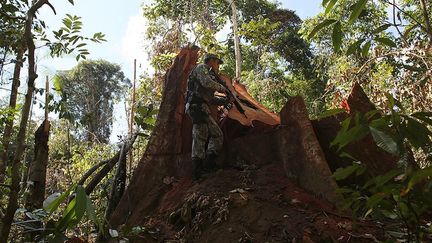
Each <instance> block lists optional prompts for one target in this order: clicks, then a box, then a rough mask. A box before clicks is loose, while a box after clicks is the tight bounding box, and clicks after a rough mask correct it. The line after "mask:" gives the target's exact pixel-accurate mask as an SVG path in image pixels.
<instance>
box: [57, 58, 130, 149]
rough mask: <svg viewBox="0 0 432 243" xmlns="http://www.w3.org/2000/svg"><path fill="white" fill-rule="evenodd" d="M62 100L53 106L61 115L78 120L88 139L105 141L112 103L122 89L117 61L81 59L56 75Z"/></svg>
mask: <svg viewBox="0 0 432 243" xmlns="http://www.w3.org/2000/svg"><path fill="white" fill-rule="evenodd" d="M54 87H55V88H56V90H57V91H58V92H61V100H60V101H59V102H57V104H56V105H55V107H54V109H55V111H56V112H59V115H60V118H67V119H69V120H71V121H72V122H77V124H78V125H81V126H83V127H84V128H85V129H86V131H82V133H81V134H82V135H83V136H85V137H86V139H87V140H88V141H95V140H96V141H99V142H102V143H106V142H107V141H108V138H109V136H110V134H111V126H112V122H113V116H112V113H113V105H114V102H115V100H116V99H118V98H119V97H120V94H121V93H122V91H123V90H124V89H125V87H126V86H125V79H124V74H123V72H122V71H121V70H120V66H119V65H117V64H113V63H109V62H107V61H104V60H97V61H82V62H80V63H79V64H78V65H77V66H76V67H75V68H73V69H72V70H70V71H66V72H60V73H58V74H57V76H56V77H55V81H54Z"/></svg>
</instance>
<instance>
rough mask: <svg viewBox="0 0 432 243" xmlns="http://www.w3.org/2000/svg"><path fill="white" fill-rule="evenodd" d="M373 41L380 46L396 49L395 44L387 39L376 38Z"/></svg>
mask: <svg viewBox="0 0 432 243" xmlns="http://www.w3.org/2000/svg"><path fill="white" fill-rule="evenodd" d="M375 41H377V42H379V43H381V44H384V45H386V46H389V47H393V48H395V47H396V43H395V42H394V41H392V40H391V39H389V38H387V37H377V38H375Z"/></svg>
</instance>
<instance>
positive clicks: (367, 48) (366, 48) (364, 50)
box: [362, 41, 372, 57]
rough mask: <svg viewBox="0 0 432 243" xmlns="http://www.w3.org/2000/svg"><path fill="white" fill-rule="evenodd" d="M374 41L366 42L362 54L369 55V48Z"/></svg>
mask: <svg viewBox="0 0 432 243" xmlns="http://www.w3.org/2000/svg"><path fill="white" fill-rule="evenodd" d="M371 45H372V43H371V41H368V42H366V43H365V44H364V45H363V47H362V56H363V57H367V56H368V54H369V49H370V47H371Z"/></svg>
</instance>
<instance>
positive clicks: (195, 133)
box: [186, 105, 223, 159]
mask: <svg viewBox="0 0 432 243" xmlns="http://www.w3.org/2000/svg"><path fill="white" fill-rule="evenodd" d="M203 106H204V107H203V108H204V111H203V113H202V114H201V117H200V118H199V119H194V115H195V114H194V113H193V112H190V110H189V109H186V111H187V113H188V114H189V115H190V116H191V117H192V120H193V121H194V122H193V125H192V159H205V157H206V154H212V153H213V154H218V153H219V151H220V150H221V149H222V145H223V133H222V130H221V129H220V128H219V125H218V124H217V123H216V121H215V120H214V119H213V117H211V115H210V112H209V111H208V107H207V105H203ZM197 120H198V122H197ZM207 140H208V145H207V149H206V144H207ZM206 151H207V152H206Z"/></svg>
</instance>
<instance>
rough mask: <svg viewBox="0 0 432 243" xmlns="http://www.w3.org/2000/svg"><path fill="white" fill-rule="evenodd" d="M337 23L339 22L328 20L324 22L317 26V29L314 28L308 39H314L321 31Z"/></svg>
mask: <svg viewBox="0 0 432 243" xmlns="http://www.w3.org/2000/svg"><path fill="white" fill-rule="evenodd" d="M336 22H337V20H336V19H326V20H324V21H322V22H321V23H319V24H318V25H317V26H315V28H313V30H312V32H310V34H309V35H308V37H307V38H308V39H312V38H313V37H314V36H315V34H316V33H317V32H318V31H320V30H321V29H323V28H325V27H327V26H329V25H331V24H334V23H336Z"/></svg>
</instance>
